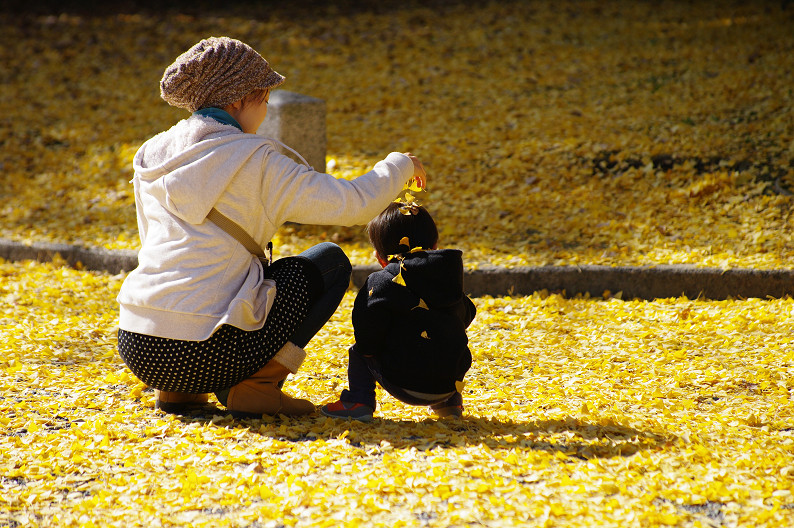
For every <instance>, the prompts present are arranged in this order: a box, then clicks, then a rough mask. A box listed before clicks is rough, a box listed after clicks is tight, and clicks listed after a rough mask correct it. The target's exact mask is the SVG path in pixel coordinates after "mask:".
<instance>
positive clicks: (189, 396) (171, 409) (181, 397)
mask: <svg viewBox="0 0 794 528" xmlns="http://www.w3.org/2000/svg"><path fill="white" fill-rule="evenodd" d="M209 396H210V395H209V394H194V393H191V392H168V391H161V390H156V389H155V391H154V408H155V409H160V410H161V411H163V412H167V413H169V414H180V413H187V412H190V411H192V410H194V409H197V408H200V407H202V406H203V405H204V404H206V403H207V402H208V401H209Z"/></svg>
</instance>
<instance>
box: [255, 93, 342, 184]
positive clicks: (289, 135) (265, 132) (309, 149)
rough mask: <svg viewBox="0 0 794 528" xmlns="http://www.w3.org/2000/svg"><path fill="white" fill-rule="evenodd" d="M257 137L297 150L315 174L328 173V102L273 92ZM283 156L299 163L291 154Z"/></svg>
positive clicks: (287, 152) (306, 96)
mask: <svg viewBox="0 0 794 528" xmlns="http://www.w3.org/2000/svg"><path fill="white" fill-rule="evenodd" d="M256 133H257V134H260V135H262V136H266V137H270V138H273V139H277V140H279V141H281V142H282V143H284V144H285V145H287V146H289V147H290V148H293V149H295V150H296V151H298V152H299V153H300V155H301V156H303V157H304V158H306V161H308V162H309V164H310V165H311V166H312V167H313V168H314V170H316V171H320V172H325V149H326V139H325V101H323V100H322V99H317V98H316V97H309V96H308V95H301V94H298V93H295V92H288V91H286V90H273V91H272V92H271V93H270V103H269V105H268V109H267V117H266V118H265V121H264V122H263V123H262V125H261V126H260V127H259V130H257V131H256ZM282 153H283V154H285V155H287V156H289V157H291V158H293V159H295V161H297V162H298V163H300V160H299V159H296V157H295V156H294V155H293V154H292V153H291V152H289V151H286V150H283V149H282Z"/></svg>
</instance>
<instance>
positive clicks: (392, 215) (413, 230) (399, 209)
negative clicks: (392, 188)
mask: <svg viewBox="0 0 794 528" xmlns="http://www.w3.org/2000/svg"><path fill="white" fill-rule="evenodd" d="M404 212H406V213H408V214H404ZM367 234H368V235H369V241H370V242H371V243H372V247H374V248H375V251H377V253H378V255H380V256H381V257H382V258H384V259H387V258H389V256H390V255H398V254H400V253H405V252H407V251H409V250H410V249H412V248H415V247H421V248H423V249H431V248H433V247H434V246H435V245H436V243H437V242H438V228H436V223H435V222H434V221H433V217H432V216H430V213H428V212H427V209H425V208H424V207H422V206H421V205H413V204H410V205H409V204H404V203H398V202H392V203H390V204H389V206H388V207H386V209H384V210H383V212H382V213H381V214H379V215H378V216H376V217H375V218H373V219H372V221H370V223H369V224H367ZM404 237H408V241H409V242H410V244H411V247H408V246H406V245H405V244H400V240H402V239H403V238H404Z"/></svg>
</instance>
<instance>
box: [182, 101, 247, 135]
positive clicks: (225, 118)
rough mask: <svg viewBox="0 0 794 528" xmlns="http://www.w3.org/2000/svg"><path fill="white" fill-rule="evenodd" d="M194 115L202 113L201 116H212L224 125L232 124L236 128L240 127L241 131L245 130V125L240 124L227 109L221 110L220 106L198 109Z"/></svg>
mask: <svg viewBox="0 0 794 528" xmlns="http://www.w3.org/2000/svg"><path fill="white" fill-rule="evenodd" d="M193 115H200V116H204V117H210V118H212V119H214V120H215V121H217V122H218V123H221V124H224V125H231V126H233V127H235V128H239V129H240V132H242V131H243V127H241V126H240V123H238V122H237V120H236V119H234V118H233V117H232V116H231V115H230V114H229V112H227V111H225V110H221V109H220V108H215V107H212V106H211V107H209V108H202V109H201V110H196V111H195V112H193Z"/></svg>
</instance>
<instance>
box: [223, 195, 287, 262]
mask: <svg viewBox="0 0 794 528" xmlns="http://www.w3.org/2000/svg"><path fill="white" fill-rule="evenodd" d="M207 220H209V221H210V222H212V223H214V224H215V225H217V226H218V227H220V228H221V229H223V230H224V231H225V232H226V233H228V234H229V235H230V236H231V237H232V238H234V239H235V240H237V241H238V242H239V243H241V244H242V245H243V246H244V247H245V249H247V250H248V251H249V252H250V253H251V254H252V255H254V256H256V257H258V258H259V260H261V261H262V262H263V263H267V264H270V263H272V262H273V243H272V242H268V243H267V249H266V250H263V249H262V248H261V247H260V246H259V244H257V243H256V240H254V239H253V237H251V235H249V234H248V233H247V232H246V231H245V229H243V228H242V227H240V226H239V224H237V223H235V222H234V220H232V219H230V218H229V217H228V216H225V215H224V214H223V213H221V212H220V211H218V210H217V209H215V208H214V207H213V208H212V210H211V211H210V212H209V214H207Z"/></svg>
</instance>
